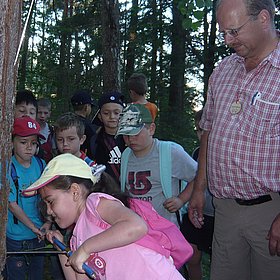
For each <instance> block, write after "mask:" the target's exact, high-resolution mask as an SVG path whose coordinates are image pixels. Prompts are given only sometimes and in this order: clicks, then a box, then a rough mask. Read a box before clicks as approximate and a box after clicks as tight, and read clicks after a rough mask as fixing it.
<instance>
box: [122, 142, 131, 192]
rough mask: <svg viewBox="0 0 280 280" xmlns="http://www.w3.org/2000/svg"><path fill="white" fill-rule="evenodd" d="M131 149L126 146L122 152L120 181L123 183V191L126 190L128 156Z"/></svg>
mask: <svg viewBox="0 0 280 280" xmlns="http://www.w3.org/2000/svg"><path fill="white" fill-rule="evenodd" d="M130 153H131V149H130V148H128V147H127V148H126V149H125V150H124V151H123V152H122V156H121V170H120V183H121V191H122V192H125V181H126V173H127V163H128V158H129V156H130Z"/></svg>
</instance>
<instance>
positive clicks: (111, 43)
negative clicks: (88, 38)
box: [101, 0, 121, 92]
mask: <svg viewBox="0 0 280 280" xmlns="http://www.w3.org/2000/svg"><path fill="white" fill-rule="evenodd" d="M119 17H120V12H119V2H118V1H115V0H109V1H108V0H102V9H101V20H102V45H103V65H102V66H103V89H104V92H108V91H115V90H117V91H120V88H121V81H120V27H119Z"/></svg>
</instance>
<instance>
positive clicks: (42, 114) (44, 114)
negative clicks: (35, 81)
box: [37, 106, 51, 125]
mask: <svg viewBox="0 0 280 280" xmlns="http://www.w3.org/2000/svg"><path fill="white" fill-rule="evenodd" d="M50 116H51V111H50V109H49V108H48V107H43V106H38V113H37V121H38V122H39V124H40V125H41V124H45V123H46V122H47V121H48V119H49V117H50Z"/></svg>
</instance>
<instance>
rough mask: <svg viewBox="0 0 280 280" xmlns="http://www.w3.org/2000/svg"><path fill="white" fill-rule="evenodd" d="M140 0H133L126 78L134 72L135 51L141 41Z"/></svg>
mask: <svg viewBox="0 0 280 280" xmlns="http://www.w3.org/2000/svg"><path fill="white" fill-rule="evenodd" d="M138 10H139V7H138V0H132V7H131V13H130V25H129V28H128V36H129V38H128V44H127V51H126V58H127V60H126V71H125V72H126V76H125V80H126V81H127V80H128V78H129V77H130V76H131V75H132V73H133V72H134V68H135V67H134V64H135V51H136V43H137V42H139V40H138V38H137V27H138Z"/></svg>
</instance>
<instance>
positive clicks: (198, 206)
mask: <svg viewBox="0 0 280 280" xmlns="http://www.w3.org/2000/svg"><path fill="white" fill-rule="evenodd" d="M208 136H209V131H203V133H202V136H201V141H200V149H199V156H198V171H197V175H196V177H195V179H194V188H193V192H192V196H191V200H190V203H189V205H188V215H189V218H190V220H191V222H192V223H193V225H194V226H195V227H197V228H201V227H202V225H203V207H204V203H205V198H204V192H205V189H206V186H207V178H206V161H207V143H208Z"/></svg>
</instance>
